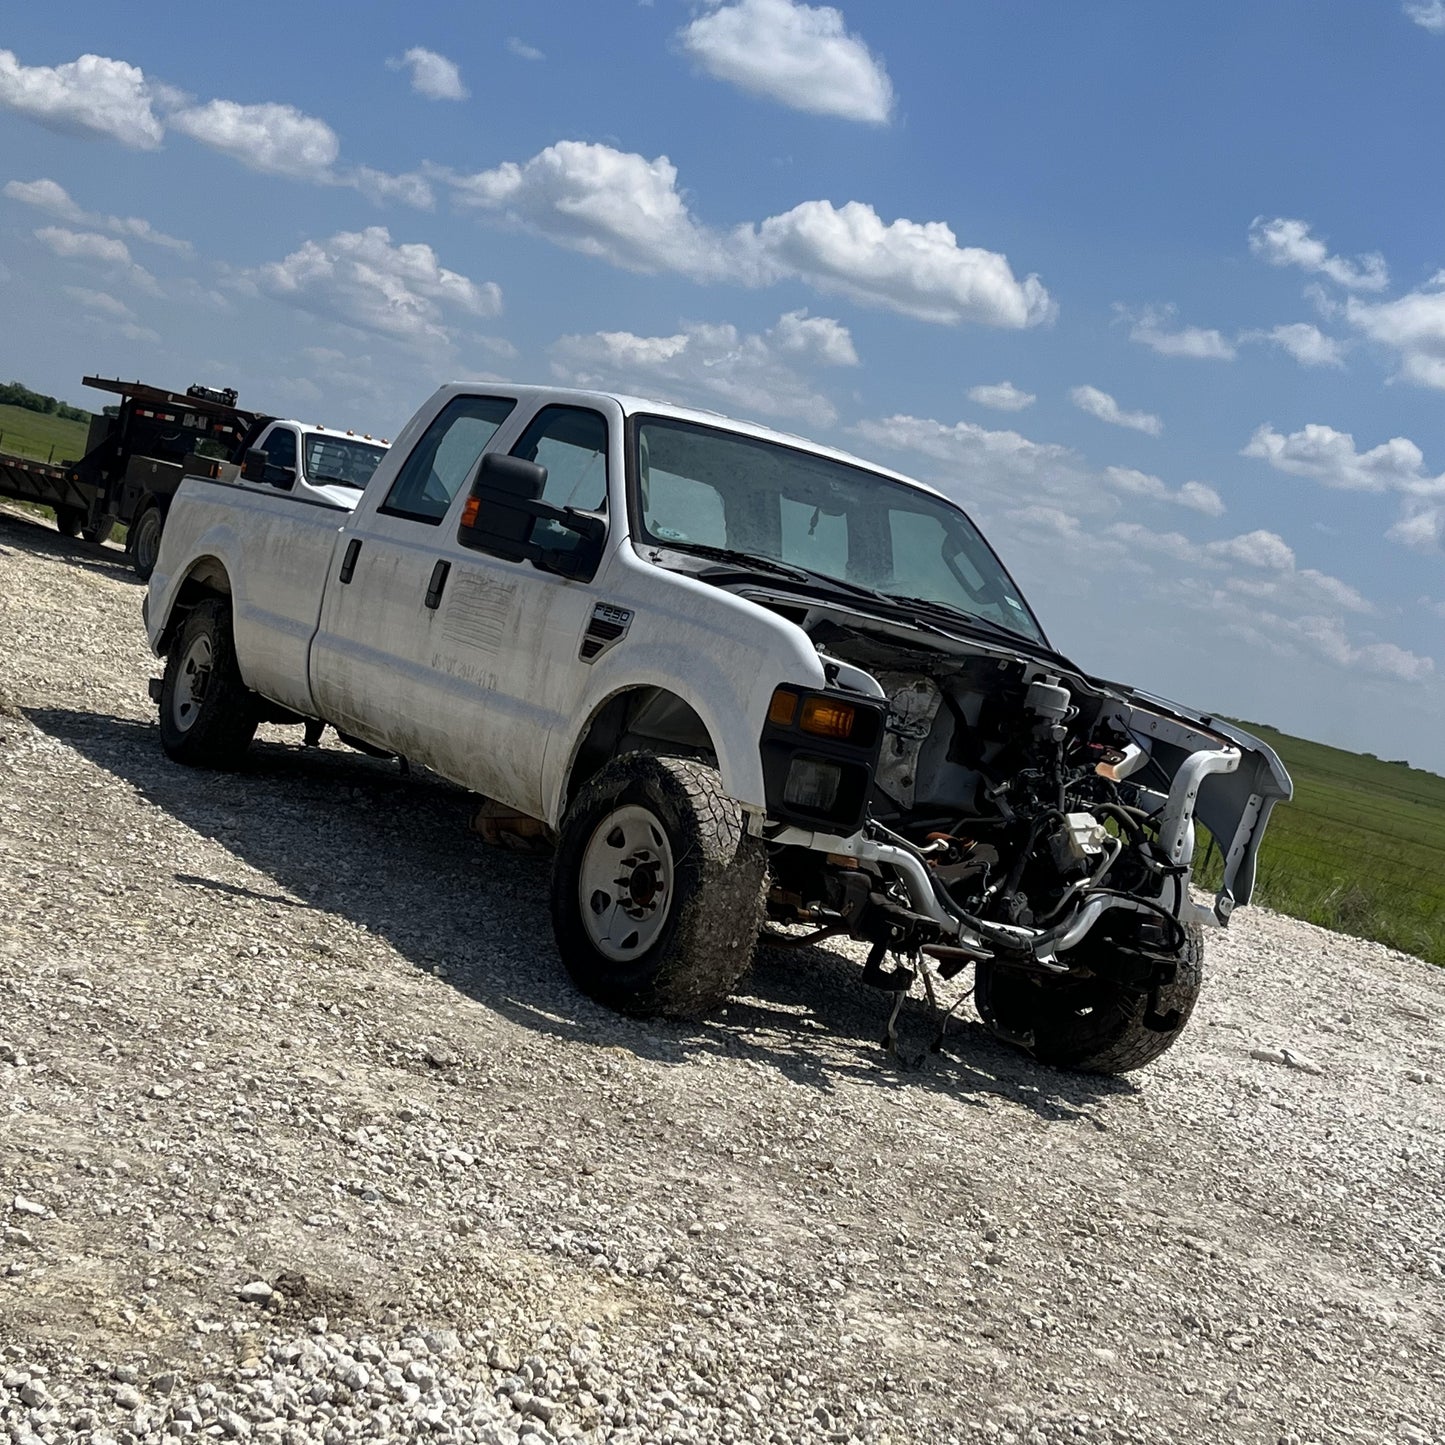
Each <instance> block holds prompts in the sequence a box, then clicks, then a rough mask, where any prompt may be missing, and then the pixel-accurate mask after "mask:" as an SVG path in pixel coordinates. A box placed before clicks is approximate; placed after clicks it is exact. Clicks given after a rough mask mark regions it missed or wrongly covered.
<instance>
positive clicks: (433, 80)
mask: <svg viewBox="0 0 1445 1445" xmlns="http://www.w3.org/2000/svg"><path fill="white" fill-rule="evenodd" d="M386 63H387V66H388V67H389V68H390V69H392V70H410V71H411V88H412V89H413V90H414V91H416V93H417V94H418V95H424V96H426V98H427V99H428V100H465V99H466V98H467V96H468V95H469V94H470V91H468V90H467V88H466V86H465V85H463V84H462V73H461V71H460V70H458V69H457V66H456V62H455V61H452V60H448V59H447V58H446V56H445V55H438V54H437V52H436V51H435V50H426V49H424V48H423V47H422V46H420V45H414V46H412V48H411V49H410V50H408V51H407V52H406V54H404V55H401V56H397V57H395V58H393V59H391V60H388V61H387V62H386Z"/></svg>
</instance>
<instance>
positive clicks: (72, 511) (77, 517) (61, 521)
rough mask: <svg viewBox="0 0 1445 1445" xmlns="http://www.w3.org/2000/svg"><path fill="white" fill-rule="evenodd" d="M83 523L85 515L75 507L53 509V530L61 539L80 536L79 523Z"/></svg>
mask: <svg viewBox="0 0 1445 1445" xmlns="http://www.w3.org/2000/svg"><path fill="white" fill-rule="evenodd" d="M84 521H85V513H84V512H82V511H80V510H79V509H78V508H76V507H57V508H56V509H55V530H56V531H57V532H59V533H60V535H61V536H62V537H78V536H80V527H81V523H83V522H84Z"/></svg>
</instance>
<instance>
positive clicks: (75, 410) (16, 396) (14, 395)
mask: <svg viewBox="0 0 1445 1445" xmlns="http://www.w3.org/2000/svg"><path fill="white" fill-rule="evenodd" d="M0 404H3V405H5V406H21V407H24V408H25V410H26V411H38V412H41V413H43V414H44V415H45V416H58V417H62V418H64V419H65V420H66V421H89V420H90V413H89V412H88V411H81V409H80V408H79V407H78V406H71V405H69V404H68V403H67V402H63V401H57V400H56V399H55V398H54V397H53V396H42V395H41V393H40V392H38V391H31V390H30V388H29V387H28V386H21V385H20V383H19V382H18V381H7V382H3V383H0Z"/></svg>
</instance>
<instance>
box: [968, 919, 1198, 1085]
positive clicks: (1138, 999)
mask: <svg viewBox="0 0 1445 1445" xmlns="http://www.w3.org/2000/svg"><path fill="white" fill-rule="evenodd" d="M1091 946H1092V947H1094V948H1100V949H1117V948H1118V947H1119V945H1118V944H1115V943H1104V942H1101V943H1098V944H1093V945H1091V944H1090V943H1089V942H1088V941H1086V942H1085V943H1083V944H1081V945H1080V946H1079V948H1078V949H1075V950H1074V953H1075V954H1077V953H1078V952H1079V951H1080V949H1085V948H1089V947H1091ZM1171 961H1172V962H1173V963H1174V965H1175V974H1174V981H1173V982H1172V983H1168V984H1163V985H1161V986H1160V987H1159V988H1158V989H1157V990H1154V991H1149V992H1140V991H1139V990H1138V989H1137V988H1132V987H1130V986H1128V985H1127V984H1124V983H1122V982H1120V981H1118V980H1117V979H1115V978H1111V977H1109V976H1108V972H1107V970H1106V969H1101V970H1100V971H1099V972H1097V973H1095V974H1093V975H1091V976H1086V977H1083V978H1069V977H1065V976H1060V977H1058V978H1043V977H1040V976H1039V975H1037V974H1032V973H1025V972H1024V971H1023V970H1022V969H1017V968H1007V967H1003V966H1000V965H998V964H994V963H980V964H979V965H978V966H977V970H976V974H975V980H976V981H975V988H974V995H973V1001H974V1004H975V1005H976V1007H977V1008H978V1012H979V1016H980V1017H981V1018H982V1019H983V1021H984V1023H985V1024H987V1025H988V1027H989V1028H990V1029H991V1030H992V1031H993V1032H994V1033H995V1034H997V1035H998V1036H999V1037H1000V1038H1003V1039H1006V1040H1007V1041H1008V1042H1010V1043H1016V1044H1019V1045H1020V1046H1021V1047H1023V1048H1026V1049H1027V1050H1028V1051H1029V1052H1030V1053H1031V1054H1032V1055H1033V1056H1034V1057H1035V1058H1036V1059H1037V1060H1038V1061H1039V1062H1040V1063H1043V1064H1053V1065H1055V1066H1056V1067H1058V1068H1061V1069H1077V1070H1078V1071H1079V1072H1081V1073H1086V1074H1126V1073H1128V1072H1129V1071H1130V1070H1131V1069H1140V1068H1143V1067H1144V1065H1145V1064H1151V1063H1153V1062H1154V1060H1155V1059H1157V1058H1158V1057H1159V1055H1160V1054H1162V1053H1163V1052H1164V1051H1165V1050H1166V1049H1167V1048H1169V1047H1170V1045H1171V1044H1173V1043H1174V1041H1175V1040H1176V1039H1177V1038H1178V1037H1179V1035H1180V1034H1182V1033H1183V1032H1184V1027H1185V1025H1186V1024H1187V1023H1188V1022H1189V1015H1190V1014H1191V1013H1192V1012H1193V1011H1194V1005H1195V1003H1196V1002H1197V1000H1198V998H1199V990H1200V987H1201V985H1202V984H1203V982H1204V932H1203V930H1202V929H1201V928H1200V927H1199V926H1198V924H1191V925H1189V926H1188V927H1187V928H1186V929H1185V941H1184V947H1183V948H1182V949H1181V950H1180V952H1179V954H1178V955H1177V957H1175V958H1173V959H1172V960H1171Z"/></svg>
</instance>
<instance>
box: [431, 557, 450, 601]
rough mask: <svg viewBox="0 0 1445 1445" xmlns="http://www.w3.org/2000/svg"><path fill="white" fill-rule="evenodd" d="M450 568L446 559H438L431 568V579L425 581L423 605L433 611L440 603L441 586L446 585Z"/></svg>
mask: <svg viewBox="0 0 1445 1445" xmlns="http://www.w3.org/2000/svg"><path fill="white" fill-rule="evenodd" d="M451 570H452V564H451V563H450V562H448V561H445V560H443V561H440V562H438V563H437V564H436V566H435V567H433V568H432V569H431V581H430V582H429V583H427V589H426V602H425V605H426V606H427V607H429V608H431V610H432V611H433V612H435V611H436V610H437V608H438V607H440V606H441V605H442V588H443V587H445V586H446V585H447V576H448V574H449V573H450V572H451Z"/></svg>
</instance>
